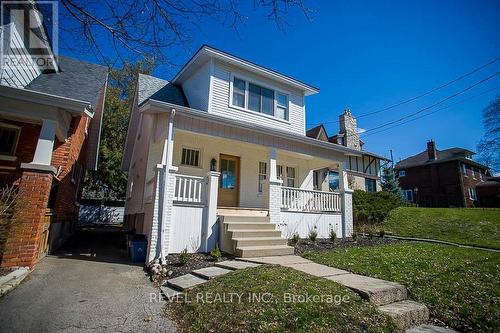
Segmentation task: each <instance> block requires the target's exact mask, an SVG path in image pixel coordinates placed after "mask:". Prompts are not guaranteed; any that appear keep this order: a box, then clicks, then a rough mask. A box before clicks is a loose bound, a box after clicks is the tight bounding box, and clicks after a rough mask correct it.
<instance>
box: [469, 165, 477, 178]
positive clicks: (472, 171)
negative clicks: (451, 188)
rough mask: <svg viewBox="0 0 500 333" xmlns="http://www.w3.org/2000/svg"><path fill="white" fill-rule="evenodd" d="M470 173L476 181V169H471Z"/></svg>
mask: <svg viewBox="0 0 500 333" xmlns="http://www.w3.org/2000/svg"><path fill="white" fill-rule="evenodd" d="M470 172H471V174H472V178H473V179H476V173H475V172H474V167H470Z"/></svg>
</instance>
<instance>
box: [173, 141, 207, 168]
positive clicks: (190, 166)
mask: <svg viewBox="0 0 500 333" xmlns="http://www.w3.org/2000/svg"><path fill="white" fill-rule="evenodd" d="M184 149H189V150H195V151H198V165H190V164H183V163H182V152H183V151H184ZM179 165H180V166H182V167H186V168H195V169H203V150H202V149H201V148H195V147H190V146H184V145H183V146H181V154H180V156H179Z"/></svg>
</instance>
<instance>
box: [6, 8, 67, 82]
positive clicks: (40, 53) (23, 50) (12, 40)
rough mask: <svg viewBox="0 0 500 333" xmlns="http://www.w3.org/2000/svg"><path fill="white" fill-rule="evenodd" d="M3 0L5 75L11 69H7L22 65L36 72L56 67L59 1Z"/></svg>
mask: <svg viewBox="0 0 500 333" xmlns="http://www.w3.org/2000/svg"><path fill="white" fill-rule="evenodd" d="M0 2H1V7H0V12H1V27H0V31H1V38H2V43H1V55H2V61H1V65H2V68H1V69H2V72H1V73H2V76H4V74H5V72H8V71H6V69H7V68H16V67H22V68H24V69H27V70H35V71H36V72H38V71H39V70H41V71H49V70H55V69H56V66H57V64H56V61H55V57H56V55H57V51H58V2H57V1H36V3H35V1H6V0H0ZM2 79H6V78H5V77H2Z"/></svg>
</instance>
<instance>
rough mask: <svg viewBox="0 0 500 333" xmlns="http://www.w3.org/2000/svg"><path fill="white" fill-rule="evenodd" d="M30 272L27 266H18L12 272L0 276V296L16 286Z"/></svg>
mask: <svg viewBox="0 0 500 333" xmlns="http://www.w3.org/2000/svg"><path fill="white" fill-rule="evenodd" d="M29 273H30V270H29V268H28V267H19V268H17V269H16V270H14V271H13V272H10V273H9V274H7V275H5V276H2V277H0V297H3V296H4V295H5V294H7V293H8V292H9V291H12V290H13V289H14V288H16V287H17V286H18V285H19V284H20V283H21V282H22V281H23V280H24V279H25V278H26V277H27V276H28V274H29Z"/></svg>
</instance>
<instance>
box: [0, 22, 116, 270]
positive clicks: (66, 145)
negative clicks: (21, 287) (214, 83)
mask: <svg viewBox="0 0 500 333" xmlns="http://www.w3.org/2000/svg"><path fill="white" fill-rule="evenodd" d="M2 29H3V31H4V32H6V31H7V32H8V33H4V34H3V35H2V37H3V38H7V39H9V38H16V35H17V32H16V25H15V24H14V23H12V24H8V25H5V26H3V27H2ZM3 42H5V40H4V41H3ZM7 45H9V44H7ZM45 46H46V47H49V46H47V45H45ZM26 52H28V51H27V50H26ZM25 59H30V57H29V54H25ZM10 63H12V62H9V64H10ZM52 64H53V65H52V66H51V68H40V67H38V65H37V64H36V63H35V62H34V63H32V64H25V65H24V66H15V65H12V66H10V67H9V65H8V64H7V65H6V66H3V67H2V68H1V74H2V75H1V81H0V186H1V188H5V187H6V186H14V188H16V189H17V191H18V193H19V198H20V201H19V208H18V209H17V210H16V211H15V213H14V217H13V219H10V220H9V222H6V219H3V220H2V222H1V223H0V233H1V235H2V237H1V243H2V244H0V265H1V266H2V267H5V266H29V267H33V265H34V264H35V263H36V262H37V260H38V259H40V258H41V257H43V255H44V254H45V253H47V252H48V251H49V250H53V249H55V248H57V247H59V246H60V245H61V244H62V242H63V241H64V240H65V239H66V238H67V237H68V236H69V235H70V234H71V233H72V232H73V231H74V228H75V221H76V217H77V216H78V210H79V196H80V192H81V189H82V185H83V179H84V175H85V172H86V170H95V169H96V165H97V151H98V146H99V134H100V125H101V124H100V123H101V118H102V112H103V106H104V98H105V93H106V82H107V72H108V71H107V68H105V67H103V66H99V65H96V64H91V63H86V62H82V61H79V60H75V59H71V58H66V57H59V58H56V57H53V63H52Z"/></svg>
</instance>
